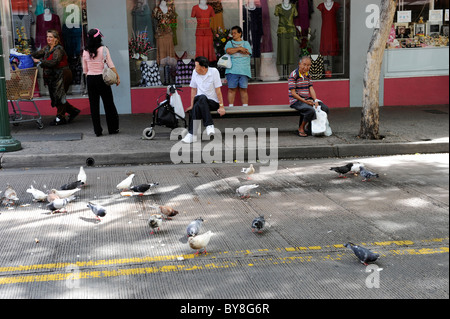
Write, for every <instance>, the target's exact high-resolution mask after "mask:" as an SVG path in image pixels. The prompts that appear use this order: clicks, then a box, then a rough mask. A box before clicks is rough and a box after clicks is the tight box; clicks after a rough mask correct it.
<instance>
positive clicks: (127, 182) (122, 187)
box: [116, 174, 134, 191]
mask: <svg viewBox="0 0 450 319" xmlns="http://www.w3.org/2000/svg"><path fill="white" fill-rule="evenodd" d="M133 177H134V174H130V175H129V176H128V177H127V178H125V179H124V180H123V181H121V182H120V183H119V184H117V186H116V188H117V189H118V190H120V191H122V190H128V189H130V187H131V182H132V181H133Z"/></svg>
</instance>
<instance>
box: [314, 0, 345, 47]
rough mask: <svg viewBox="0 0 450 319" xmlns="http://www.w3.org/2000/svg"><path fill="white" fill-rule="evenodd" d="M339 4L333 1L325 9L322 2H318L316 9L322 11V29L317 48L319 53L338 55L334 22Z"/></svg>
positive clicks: (337, 39)
mask: <svg viewBox="0 0 450 319" xmlns="http://www.w3.org/2000/svg"><path fill="white" fill-rule="evenodd" d="M339 6H340V5H339V3H337V2H333V6H332V7H331V9H330V10H327V8H325V5H324V4H323V3H321V4H319V6H318V7H317V9H319V10H320V11H321V12H322V29H321V32H320V50H319V52H320V54H321V55H332V56H334V55H339V38H338V32H337V24H336V17H337V11H338V9H339Z"/></svg>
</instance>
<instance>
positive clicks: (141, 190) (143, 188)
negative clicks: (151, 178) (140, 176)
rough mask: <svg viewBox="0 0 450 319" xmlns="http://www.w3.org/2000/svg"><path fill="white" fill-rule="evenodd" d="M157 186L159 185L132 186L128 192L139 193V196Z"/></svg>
mask: <svg viewBox="0 0 450 319" xmlns="http://www.w3.org/2000/svg"><path fill="white" fill-rule="evenodd" d="M157 185H159V183H150V184H140V185H137V186H132V187H131V188H130V190H132V191H133V192H136V193H141V194H140V195H142V194H143V193H145V192H146V191H148V190H149V189H150V187H153V186H157Z"/></svg>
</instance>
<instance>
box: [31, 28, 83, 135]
mask: <svg viewBox="0 0 450 319" xmlns="http://www.w3.org/2000/svg"><path fill="white" fill-rule="evenodd" d="M60 42H61V40H60V37H59V33H58V31H56V30H48V31H47V45H46V46H45V47H44V48H43V49H41V50H39V51H36V52H34V53H32V54H31V56H32V58H33V61H34V62H35V63H38V65H40V66H41V67H42V68H43V70H44V83H45V85H47V87H48V92H49V94H50V99H51V104H52V107H56V110H57V111H56V118H55V119H54V120H53V121H52V122H50V125H51V126H56V125H62V124H66V123H70V122H72V121H73V120H74V119H75V117H77V116H78V114H80V110H79V109H77V108H75V107H74V106H73V105H71V104H70V103H69V102H68V101H67V99H66V93H67V90H68V89H69V86H70V84H72V71H70V69H69V63H68V61H67V54H66V52H65V51H64V48H63V47H62V46H61V44H60ZM66 113H68V114H69V118H68V119H67V120H66Z"/></svg>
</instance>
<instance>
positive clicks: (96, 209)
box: [87, 202, 106, 221]
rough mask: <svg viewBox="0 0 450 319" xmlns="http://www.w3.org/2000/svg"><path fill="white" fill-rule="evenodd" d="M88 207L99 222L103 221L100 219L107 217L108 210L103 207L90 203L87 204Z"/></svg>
mask: <svg viewBox="0 0 450 319" xmlns="http://www.w3.org/2000/svg"><path fill="white" fill-rule="evenodd" d="M87 207H89V208H90V209H91V211H92V212H93V213H94V215H95V218H97V219H98V221H102V220H101V219H100V217H105V215H106V209H105V208H104V207H103V206H101V205H98V204H93V203H91V202H89V203H88V204H87Z"/></svg>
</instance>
